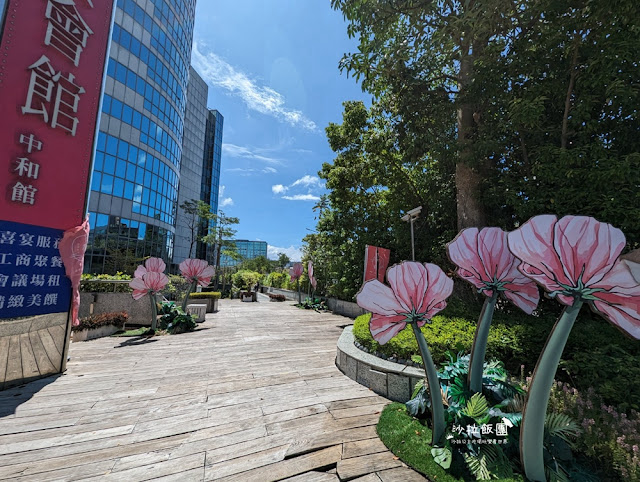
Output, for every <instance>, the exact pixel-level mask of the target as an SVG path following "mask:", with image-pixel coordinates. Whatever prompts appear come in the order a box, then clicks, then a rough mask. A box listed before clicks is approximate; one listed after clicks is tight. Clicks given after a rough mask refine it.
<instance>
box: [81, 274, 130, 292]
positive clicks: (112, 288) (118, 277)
mask: <svg viewBox="0 0 640 482" xmlns="http://www.w3.org/2000/svg"><path fill="white" fill-rule="evenodd" d="M93 280H97V281H98V282H95V281H93ZM130 280H131V275H128V274H125V273H122V272H120V271H118V272H117V273H116V274H114V275H112V274H83V275H82V278H81V279H80V291H82V292H86V293H131V288H129V284H128V283H105V281H130ZM101 281H102V282H101Z"/></svg>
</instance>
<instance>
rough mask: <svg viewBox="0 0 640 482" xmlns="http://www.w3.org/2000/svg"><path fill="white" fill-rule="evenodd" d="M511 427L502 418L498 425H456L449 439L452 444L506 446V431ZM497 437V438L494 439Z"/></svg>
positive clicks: (509, 422) (508, 422)
mask: <svg viewBox="0 0 640 482" xmlns="http://www.w3.org/2000/svg"><path fill="white" fill-rule="evenodd" d="M510 427H513V423H512V422H511V421H510V420H508V419H506V418H503V419H502V422H498V423H495V424H493V423H483V424H482V425H476V424H475V423H474V424H471V425H466V426H464V425H457V424H455V423H454V424H453V427H452V428H451V432H452V433H453V436H452V437H451V438H450V439H449V442H450V443H452V444H463V445H466V444H468V443H472V444H506V443H507V441H508V440H507V438H506V437H507V436H508V435H509V434H508V430H509V428H510ZM496 437H497V438H496Z"/></svg>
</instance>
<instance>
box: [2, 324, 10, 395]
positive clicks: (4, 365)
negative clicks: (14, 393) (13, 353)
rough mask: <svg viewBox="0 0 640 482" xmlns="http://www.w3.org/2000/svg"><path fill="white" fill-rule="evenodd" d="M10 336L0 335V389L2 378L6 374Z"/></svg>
mask: <svg viewBox="0 0 640 482" xmlns="http://www.w3.org/2000/svg"><path fill="white" fill-rule="evenodd" d="M9 340H10V337H8V336H2V337H0V390H2V389H3V388H4V379H5V376H6V374H7V360H8V357H9Z"/></svg>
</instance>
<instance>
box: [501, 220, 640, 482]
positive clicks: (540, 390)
mask: <svg viewBox="0 0 640 482" xmlns="http://www.w3.org/2000/svg"><path fill="white" fill-rule="evenodd" d="M508 242H509V249H510V250H511V252H512V253H513V254H514V255H515V256H516V257H517V258H519V259H520V260H522V264H521V265H520V266H519V267H518V269H519V270H520V272H521V273H523V274H524V275H526V276H528V277H529V278H531V279H533V280H534V281H535V282H536V283H538V284H539V285H541V286H542V287H543V288H544V289H545V290H546V291H547V292H548V293H549V296H550V297H552V298H555V299H557V300H558V301H559V302H560V303H562V304H563V305H565V308H564V311H563V312H562V315H561V316H560V318H559V319H558V321H557V322H556V324H555V326H554V327H553V330H552V331H551V333H550V335H549V338H548V339H547V343H546V345H545V347H544V351H543V352H542V353H541V354H540V358H539V359H538V363H537V364H536V368H535V370H534V372H533V378H532V380H531V385H530V387H529V391H528V394H527V402H526V405H525V409H524V413H523V420H522V429H521V432H520V457H521V459H522V464H523V466H524V469H525V474H526V476H527V478H528V479H529V480H533V481H543V480H546V479H545V471H544V454H543V438H544V421H545V415H546V411H547V404H548V402H549V395H550V390H551V386H552V384H553V378H554V376H555V373H556V370H557V368H558V363H559V361H560V357H561V356H562V351H563V350H564V346H565V344H566V342H567V338H568V337H569V333H570V332H571V329H572V327H573V324H574V322H575V320H576V318H577V316H578V313H579V311H580V308H581V307H582V305H583V304H585V303H586V304H588V305H589V306H590V308H591V309H592V310H593V311H594V312H596V313H597V314H599V315H601V316H602V317H604V318H605V319H606V320H607V321H609V322H610V323H613V324H614V325H615V326H616V327H617V328H619V329H621V330H622V331H623V332H625V333H627V334H628V335H630V336H632V337H633V338H636V339H640V284H638V281H637V280H636V279H635V278H634V276H633V274H632V272H631V269H630V264H629V263H628V262H626V261H622V260H620V259H618V257H619V255H620V253H621V251H622V249H623V248H624V246H625V244H626V240H625V237H624V234H622V231H620V230H619V229H616V228H614V227H613V226H611V225H610V224H606V223H602V222H599V221H596V220H595V219H593V218H590V217H586V216H565V217H563V218H561V219H559V220H558V218H557V217H556V216H552V215H543V216H536V217H533V218H531V219H530V220H529V221H527V222H526V223H525V224H524V225H522V226H521V227H520V228H519V229H516V230H515V231H513V232H511V233H509V235H508Z"/></svg>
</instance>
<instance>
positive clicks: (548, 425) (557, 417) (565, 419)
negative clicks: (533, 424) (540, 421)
mask: <svg viewBox="0 0 640 482" xmlns="http://www.w3.org/2000/svg"><path fill="white" fill-rule="evenodd" d="M544 429H545V432H547V434H548V436H549V437H558V438H560V439H562V440H564V441H565V442H567V443H568V444H571V443H572V441H573V440H574V439H575V438H576V437H577V436H578V435H580V432H581V431H582V430H581V429H580V426H579V425H578V424H577V423H576V422H575V421H574V420H573V419H572V418H571V417H569V416H567V415H565V414H564V413H548V414H547V418H546V419H545V421H544Z"/></svg>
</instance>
